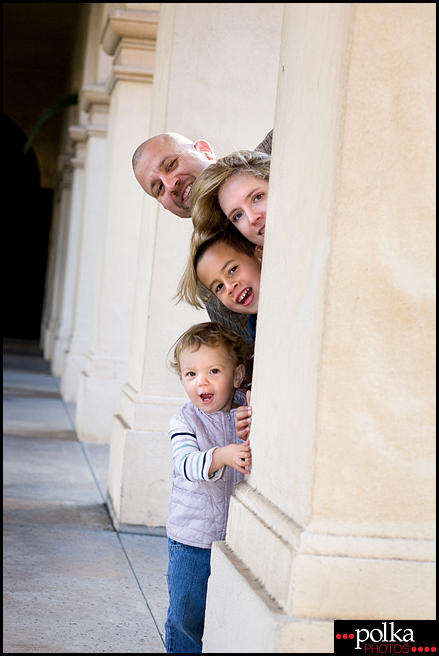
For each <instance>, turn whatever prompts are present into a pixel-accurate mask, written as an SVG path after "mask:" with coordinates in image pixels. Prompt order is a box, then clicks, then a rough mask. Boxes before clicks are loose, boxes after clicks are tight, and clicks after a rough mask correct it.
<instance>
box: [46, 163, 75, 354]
mask: <svg viewBox="0 0 439 656" xmlns="http://www.w3.org/2000/svg"><path fill="white" fill-rule="evenodd" d="M71 159H72V158H71V155H68V154H64V155H60V156H59V158H58V171H59V175H58V181H57V186H56V190H55V195H54V209H53V216H52V228H51V239H50V242H51V243H50V252H49V267H48V271H47V280H46V294H45V296H46V300H45V309H44V316H43V320H42V331H41V333H42V335H41V341H42V346H43V353H44V359H45V360H50V361H52V360H53V354H54V344H55V338H56V335H57V332H58V329H59V326H60V319H61V308H62V299H63V287H64V279H65V268H66V267H65V264H66V255H67V247H68V237H69V222H70V210H71V193H72V171H73V169H72V164H71ZM52 366H53V363H52Z"/></svg>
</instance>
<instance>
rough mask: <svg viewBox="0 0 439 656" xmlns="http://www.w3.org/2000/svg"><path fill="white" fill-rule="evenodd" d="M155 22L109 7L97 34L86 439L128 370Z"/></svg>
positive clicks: (81, 398) (100, 437) (79, 416)
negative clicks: (104, 105) (137, 172)
mask: <svg viewBox="0 0 439 656" xmlns="http://www.w3.org/2000/svg"><path fill="white" fill-rule="evenodd" d="M154 6H155V5H154ZM142 7H145V5H142ZM156 28H157V12H155V11H147V10H145V11H135V10H132V9H118V10H115V11H111V12H110V14H109V18H108V21H107V24H106V26H105V29H104V33H103V36H102V44H103V47H104V50H105V51H106V52H107V53H108V54H111V55H113V66H112V73H111V75H110V78H109V80H108V82H107V87H106V88H107V92H108V93H109V94H110V95H111V100H110V114H109V125H108V151H107V157H106V170H105V209H104V232H103V241H102V244H101V250H100V252H99V253H97V258H98V267H99V272H98V283H97V295H96V299H95V308H94V317H93V330H92V338H91V342H90V345H89V348H88V351H87V354H86V358H85V366H84V370H83V371H82V372H81V374H80V380H79V389H78V397H77V412H76V425H77V431H78V435H79V437H80V439H81V440H86V441H94V442H108V441H109V440H110V431H111V420H112V416H113V414H114V413H115V412H117V410H118V407H119V398H120V392H121V389H122V386H123V384H124V382H125V381H126V379H127V376H128V357H129V344H130V336H131V323H132V317H133V304H134V290H135V278H136V268H137V251H138V246H139V230H140V216H141V202H142V191H141V189H140V187H139V185H138V184H137V182H136V181H135V179H134V176H133V173H132V169H131V157H132V153H133V152H134V150H135V148H136V147H137V145H138V144H139V143H140V141H141V140H142V139H143V137H144V135H145V134H146V132H147V129H148V124H149V109H148V108H149V107H150V104H151V86H152V73H153V67H154V50H155V35H156Z"/></svg>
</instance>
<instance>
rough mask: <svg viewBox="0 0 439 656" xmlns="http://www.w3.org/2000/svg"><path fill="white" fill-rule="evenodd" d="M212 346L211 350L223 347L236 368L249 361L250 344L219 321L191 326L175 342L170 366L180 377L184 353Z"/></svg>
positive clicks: (172, 347)
mask: <svg viewBox="0 0 439 656" xmlns="http://www.w3.org/2000/svg"><path fill="white" fill-rule="evenodd" d="M202 345H205V346H210V347H211V348H218V347H221V346H222V347H223V348H224V349H225V350H226V351H227V353H228V354H229V355H230V358H231V359H233V361H234V363H235V366H236V367H237V366H238V365H240V364H244V365H245V363H246V361H247V355H248V344H247V343H246V341H245V340H244V339H243V338H242V337H241V336H240V335H238V334H237V333H235V332H233V331H232V330H230V329H229V328H226V327H225V326H223V325H221V324H220V323H218V321H207V322H206V323H199V324H196V325H195V326H191V327H190V328H189V330H186V332H185V333H183V335H181V337H179V338H178V340H177V341H176V342H175V344H174V345H173V346H171V349H170V351H171V350H172V349H174V354H173V358H172V359H171V360H170V361H169V364H170V366H171V367H172V369H173V370H174V371H176V372H177V373H178V374H179V375H180V374H181V369H180V357H181V354H182V352H183V351H186V350H187V349H190V350H191V351H198V349H199V348H200V346H202Z"/></svg>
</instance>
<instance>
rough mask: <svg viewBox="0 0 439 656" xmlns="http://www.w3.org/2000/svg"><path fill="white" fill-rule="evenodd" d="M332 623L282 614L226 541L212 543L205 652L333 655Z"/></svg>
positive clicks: (204, 638) (204, 642) (204, 637)
mask: <svg viewBox="0 0 439 656" xmlns="http://www.w3.org/2000/svg"><path fill="white" fill-rule="evenodd" d="M333 652H334V623H333V622H332V621H330V620H328V621H319V620H308V619H302V618H301V619H297V618H294V617H291V616H289V615H287V614H286V613H284V612H283V611H282V609H281V608H280V606H278V605H277V603H276V602H275V601H274V599H273V598H272V597H270V596H269V595H268V594H267V592H266V590H265V589H264V588H263V587H262V585H261V584H260V583H259V582H258V581H257V579H256V578H255V577H254V576H253V575H252V573H251V572H250V570H249V569H248V568H247V567H245V565H244V563H243V562H242V561H241V560H239V558H237V556H236V555H235V554H234V553H233V552H232V551H231V549H229V547H227V545H226V543H225V542H214V544H213V545H212V574H211V576H210V579H209V585H208V591H207V604H206V619H205V629H204V636H203V653H205V654H219V653H226V654H232V653H233V654H236V653H238V654H264V653H266V654H319V653H320V654H331V653H333Z"/></svg>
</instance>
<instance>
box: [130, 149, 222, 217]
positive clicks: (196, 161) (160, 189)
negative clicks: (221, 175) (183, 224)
mask: <svg viewBox="0 0 439 656" xmlns="http://www.w3.org/2000/svg"><path fill="white" fill-rule="evenodd" d="M213 159H214V154H213V152H212V150H211V148H210V146H209V144H208V143H207V142H206V141H197V142H196V144H192V143H184V142H179V141H178V140H174V139H169V138H163V137H157V138H156V139H152V140H151V141H150V142H149V143H148V144H147V146H146V147H145V150H144V152H143V154H142V159H141V160H140V162H139V163H138V164H137V166H136V169H135V176H136V179H137V181H138V182H139V184H140V186H141V187H142V189H143V190H144V191H146V193H147V194H149V196H152V197H153V198H155V199H156V200H157V201H158V202H159V203H160V204H161V205H163V207H164V208H165V209H166V210H169V211H170V212H172V213H173V214H175V215H176V216H179V217H181V218H183V219H186V218H189V217H190V215H191V214H190V204H191V191H192V184H193V183H194V181H195V179H196V178H197V177H198V176H199V174H200V173H201V172H202V171H204V169H205V168H206V166H209V164H210V162H211V161H212V160H213Z"/></svg>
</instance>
